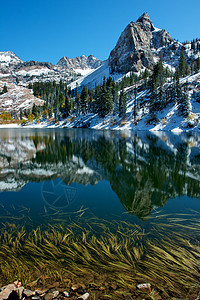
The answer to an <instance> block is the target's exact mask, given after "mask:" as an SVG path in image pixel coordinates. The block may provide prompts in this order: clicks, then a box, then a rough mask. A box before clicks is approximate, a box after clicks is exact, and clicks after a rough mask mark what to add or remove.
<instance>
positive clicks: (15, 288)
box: [0, 280, 175, 300]
mask: <svg viewBox="0 0 200 300" xmlns="http://www.w3.org/2000/svg"><path fill="white" fill-rule="evenodd" d="M64 286H65V283H59V282H54V283H53V284H51V285H48V287H44V286H42V285H38V280H35V281H33V282H30V283H27V284H26V287H24V286H22V283H21V282H20V281H15V282H13V283H11V284H8V285H6V286H3V287H2V288H0V300H25V299H28V300H29V299H30V300H43V299H44V300H61V299H63V300H68V299H77V300H78V299H80V300H87V299H88V300H89V299H127V300H131V299H137V300H140V299H155V300H159V299H162V297H161V296H160V295H159V293H158V292H156V291H155V290H151V284H150V283H143V284H138V285H137V287H136V289H135V292H134V293H133V291H132V293H130V289H129V288H127V290H125V289H120V288H119V286H118V285H117V284H115V283H112V284H108V283H105V284H104V285H103V286H102V287H100V288H97V289H95V287H92V286H86V285H84V284H79V283H76V284H71V285H70V286H69V287H68V288H65V287H64ZM94 292H95V293H94ZM152 297H153V298H152ZM173 299H175V298H173Z"/></svg>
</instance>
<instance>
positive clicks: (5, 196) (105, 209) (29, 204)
mask: <svg viewBox="0 0 200 300" xmlns="http://www.w3.org/2000/svg"><path fill="white" fill-rule="evenodd" d="M0 192H1V193H0V205H1V210H0V218H1V220H2V221H5V220H6V218H8V219H9V218H10V219H12V220H13V221H14V220H16V222H28V224H29V225H31V223H32V225H33V226H37V225H39V224H41V223H43V222H45V218H44V213H45V212H47V211H48V213H49V214H50V215H53V214H54V213H55V212H57V214H59V215H63V216H65V217H66V216H68V214H71V217H72V216H73V215H76V212H79V213H77V214H79V216H81V217H82V218H84V217H85V216H87V217H88V216H90V217H97V218H100V219H106V220H113V219H114V220H116V219H120V220H122V219H123V220H128V221H129V222H138V223H140V224H141V223H142V222H147V223H148V220H149V222H150V221H151V220H152V219H154V218H157V216H158V214H161V213H162V214H177V213H186V212H188V211H189V210H195V211H200V135H199V134H187V133H181V134H178V135H176V134H173V133H170V132H167V133H166V132H159V133H158V132H157V133H151V132H132V133H130V132H113V131H94V130H87V129H62V130H45V129H44V130H43V129H39V130H33V129H30V130H29V129H22V130H7V129H5V130H0ZM49 214H48V215H49ZM27 217H28V220H27ZM15 218H16V219H15ZM63 218H64V217H62V218H61V219H63ZM47 219H48V220H47V221H48V222H49V221H50V219H49V217H48V218H47ZM53 219H56V218H53V217H52V219H51V221H52V222H53ZM57 219H59V218H57Z"/></svg>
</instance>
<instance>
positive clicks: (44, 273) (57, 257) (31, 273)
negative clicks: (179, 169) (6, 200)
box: [0, 215, 200, 299]
mask: <svg viewBox="0 0 200 300" xmlns="http://www.w3.org/2000/svg"><path fill="white" fill-rule="evenodd" d="M158 217H159V215H158ZM161 218H163V220H164V223H162V222H161ZM186 224H187V225H186ZM199 231H200V227H199V220H198V218H197V219H193V221H190V222H188V220H187V216H184V215H180V216H177V217H176V218H170V216H164V217H160V218H159V222H154V223H151V226H150V228H149V229H148V230H147V229H146V230H145V228H142V227H140V226H138V225H134V224H133V225H132V224H129V223H126V222H116V223H115V222H113V223H109V222H105V221H100V220H98V219H91V220H84V222H81V219H80V220H79V221H78V220H77V221H76V222H72V223H71V224H67V223H63V224H62V225H61V224H55V225H47V226H45V227H37V228H36V229H33V230H31V231H30V232H29V233H28V232H26V231H25V228H24V227H23V226H19V225H14V224H12V223H6V224H4V227H3V229H1V231H0V246H1V247H0V266H1V267H0V278H1V281H2V283H7V282H10V281H13V279H15V278H16V279H20V280H22V283H23V284H24V285H25V286H26V284H28V282H30V281H32V280H38V279H39V278H50V279H51V280H56V281H60V282H67V281H68V282H72V281H73V282H74V281H76V280H78V281H79V282H80V281H83V282H82V283H84V284H90V288H91V289H94V287H95V289H98V288H100V287H102V286H103V285H104V284H105V281H107V282H109V283H115V284H117V285H118V286H119V287H120V288H124V289H126V290H128V291H129V292H131V293H132V295H134V293H136V285H137V284H138V283H141V282H150V283H151V284H152V286H153V288H154V289H156V291H158V292H159V294H160V295H162V299H169V298H171V297H179V298H184V299H186V298H187V297H188V298H190V295H191V294H193V295H194V294H195V293H196V295H197V294H198V291H199V279H200V275H199V258H200V245H199V240H198V236H199ZM186 232H187V233H186ZM106 292H109V293H110V294H111V295H113V294H112V293H113V291H112V292H110V291H105V292H104V294H105V293H106ZM146 296H149V295H146Z"/></svg>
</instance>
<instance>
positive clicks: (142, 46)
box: [109, 13, 173, 73]
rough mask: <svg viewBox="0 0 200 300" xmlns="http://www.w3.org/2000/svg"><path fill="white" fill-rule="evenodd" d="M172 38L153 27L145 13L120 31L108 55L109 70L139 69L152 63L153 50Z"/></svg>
mask: <svg viewBox="0 0 200 300" xmlns="http://www.w3.org/2000/svg"><path fill="white" fill-rule="evenodd" d="M172 41H173V39H172V38H171V36H170V35H169V33H167V32H166V31H165V30H160V29H157V28H155V27H154V25H153V23H152V21H151V20H150V18H149V15H148V14H147V13H144V14H143V15H142V16H141V17H140V18H139V19H138V20H137V21H136V22H131V23H130V24H128V26H127V27H126V28H125V30H124V31H123V32H122V34H121V36H120V38H119V40H118V42H117V44H116V46H115V48H114V49H113V50H112V51H111V53H110V56H109V65H110V68H111V72H122V73H123V72H124V73H126V72H128V71H136V72H137V71H140V70H141V69H142V68H143V67H147V68H151V67H152V66H153V64H154V54H153V50H156V49H158V48H161V47H164V46H167V45H169V44H170V43H171V42H172Z"/></svg>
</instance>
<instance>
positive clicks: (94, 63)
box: [57, 54, 103, 70]
mask: <svg viewBox="0 0 200 300" xmlns="http://www.w3.org/2000/svg"><path fill="white" fill-rule="evenodd" d="M102 63H103V62H102V61H101V60H100V59H97V58H96V57H95V56H94V55H92V54H91V55H89V56H86V55H81V56H77V57H75V58H72V59H70V58H68V57H67V56H64V57H62V58H61V59H60V60H59V62H58V63H57V65H60V66H63V67H65V68H70V69H73V70H77V69H80V70H86V69H96V68H98V67H100V66H101V65H102Z"/></svg>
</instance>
